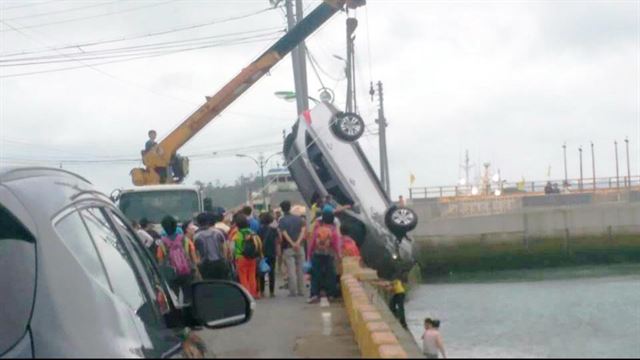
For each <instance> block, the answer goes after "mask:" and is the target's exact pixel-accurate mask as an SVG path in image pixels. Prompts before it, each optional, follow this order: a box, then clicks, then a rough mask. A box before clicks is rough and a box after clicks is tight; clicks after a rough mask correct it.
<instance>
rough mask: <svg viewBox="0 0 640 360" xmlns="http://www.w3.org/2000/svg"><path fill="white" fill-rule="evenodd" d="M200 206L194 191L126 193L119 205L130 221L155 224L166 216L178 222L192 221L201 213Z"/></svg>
mask: <svg viewBox="0 0 640 360" xmlns="http://www.w3.org/2000/svg"><path fill="white" fill-rule="evenodd" d="M198 205H199V204H198V194H197V192H195V191H192V190H182V191H177V190H171V191H162V190H159V191H140V192H130V193H124V194H122V196H121V197H120V204H119V206H120V210H122V212H123V213H124V214H125V216H126V217H127V218H128V219H129V220H135V221H139V220H140V219H142V218H147V219H148V220H149V221H150V222H153V223H159V222H160V221H161V220H162V218H163V217H165V216H166V215H171V216H173V217H174V218H176V219H177V220H178V221H185V220H190V219H192V218H193V217H194V216H196V215H197V214H198V212H199V211H200V207H199V206H198Z"/></svg>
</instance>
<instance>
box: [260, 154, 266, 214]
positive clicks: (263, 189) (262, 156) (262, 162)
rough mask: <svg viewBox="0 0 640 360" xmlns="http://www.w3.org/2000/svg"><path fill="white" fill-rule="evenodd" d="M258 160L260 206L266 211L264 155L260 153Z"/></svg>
mask: <svg viewBox="0 0 640 360" xmlns="http://www.w3.org/2000/svg"><path fill="white" fill-rule="evenodd" d="M258 162H259V164H260V186H262V206H263V210H264V211H267V192H266V191H265V188H264V155H263V154H262V153H260V156H259V157H258Z"/></svg>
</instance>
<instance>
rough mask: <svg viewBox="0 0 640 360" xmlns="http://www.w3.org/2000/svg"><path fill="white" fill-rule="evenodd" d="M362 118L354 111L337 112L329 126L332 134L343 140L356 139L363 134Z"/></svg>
mask: <svg viewBox="0 0 640 360" xmlns="http://www.w3.org/2000/svg"><path fill="white" fill-rule="evenodd" d="M364 126H365V125H364V120H362V118H361V117H360V115H358V114H355V113H349V112H346V113H343V112H341V113H338V114H336V115H335V118H334V121H333V124H332V126H331V128H332V129H333V132H334V134H336V136H337V137H338V138H340V139H342V140H344V141H356V140H358V139H359V138H360V136H362V134H364Z"/></svg>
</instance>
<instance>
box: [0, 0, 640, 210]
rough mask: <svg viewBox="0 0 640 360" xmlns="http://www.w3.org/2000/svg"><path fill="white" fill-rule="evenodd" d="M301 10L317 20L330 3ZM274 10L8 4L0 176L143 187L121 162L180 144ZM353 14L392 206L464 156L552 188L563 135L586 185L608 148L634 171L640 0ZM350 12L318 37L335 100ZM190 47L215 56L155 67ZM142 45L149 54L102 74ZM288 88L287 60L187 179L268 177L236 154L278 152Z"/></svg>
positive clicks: (372, 5) (363, 91) (192, 1)
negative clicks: (153, 133)
mask: <svg viewBox="0 0 640 360" xmlns="http://www.w3.org/2000/svg"><path fill="white" fill-rule="evenodd" d="M304 3H305V7H306V8H307V9H309V10H310V9H312V8H313V7H315V6H316V5H317V4H318V3H319V1H304ZM268 7H269V2H268V0H235V1H231V0H217V1H216V0H210V1H204V0H180V1H164V0H163V1H160V0H158V1H79V0H74V1H47V0H39V1H37V2H36V1H34V2H26V1H23V0H21V1H8V0H0V19H1V20H2V22H1V23H0V61H1V62H0V166H6V165H14V164H35V163H41V164H47V165H54V166H57V164H59V162H60V161H63V164H62V165H63V167H64V168H65V169H69V170H72V171H75V172H77V173H79V174H81V175H84V176H86V177H87V178H88V179H90V180H91V181H92V182H93V183H94V184H96V185H97V186H98V187H99V188H100V189H101V190H102V191H105V192H110V191H111V190H112V189H113V188H116V187H127V186H130V178H129V170H130V169H131V168H133V167H135V166H139V165H140V163H135V162H123V161H122V160H126V159H131V158H137V157H139V154H140V150H141V149H142V148H143V145H144V142H145V141H146V137H147V130H149V129H156V130H157V131H158V133H159V135H160V137H163V136H164V135H167V134H168V133H169V132H170V131H171V130H172V129H173V128H174V127H175V126H177V125H178V124H179V123H180V122H181V121H182V120H184V119H185V118H186V117H187V116H188V115H190V114H191V113H192V112H193V111H194V110H195V109H196V108H197V107H198V106H199V105H201V104H202V103H203V102H204V96H205V95H207V96H208V95H212V94H214V93H215V92H216V91H217V90H218V89H219V88H220V87H221V86H223V85H224V84H225V82H226V81H228V80H229V79H231V78H232V77H233V76H235V75H236V74H237V73H238V72H239V71H240V70H241V69H242V68H243V67H244V66H246V65H247V64H248V63H249V62H250V61H252V60H253V59H255V58H256V57H257V56H258V55H259V54H260V53H261V52H262V51H264V50H265V49H266V48H268V47H269V46H270V44H271V43H272V42H273V40H272V39H274V38H276V37H277V36H279V34H278V33H277V32H278V31H279V30H281V29H284V28H285V24H286V21H285V18H284V15H283V12H282V10H281V9H275V10H268V11H264V12H259V11H260V10H262V9H266V8H268ZM257 12H259V13H257ZM252 13H253V14H255V13H257V14H255V15H251V16H249V14H252ZM356 16H357V18H358V20H359V24H360V25H359V27H358V29H357V30H356V34H357V39H356V51H357V55H356V56H357V63H358V66H357V68H358V69H357V86H358V91H359V98H358V103H359V107H360V112H361V114H362V116H363V117H364V119H365V122H366V123H368V124H371V126H370V127H369V132H368V133H367V134H366V136H365V137H364V138H363V139H362V140H360V144H361V145H362V147H363V148H364V150H365V152H366V154H367V155H368V157H369V159H370V161H371V163H372V165H373V166H374V168H375V169H378V168H379V167H378V151H379V150H378V139H377V136H376V135H375V132H376V131H377V129H376V125H375V123H374V120H375V113H376V103H374V102H371V100H370V98H369V95H368V90H369V82H370V81H374V82H375V81H378V80H381V81H383V82H384V86H385V100H386V102H385V110H386V115H387V119H388V122H389V127H388V132H387V136H388V150H389V158H390V170H391V187H392V195H393V197H394V198H395V197H397V196H398V195H399V194H405V195H406V194H407V193H408V190H407V189H408V186H409V174H411V173H413V174H415V176H416V182H415V186H434V185H446V184H454V183H456V182H457V181H458V180H459V179H460V177H461V176H463V173H462V172H461V170H460V164H461V162H462V159H463V156H464V151H465V149H468V150H469V152H470V157H471V161H472V163H475V164H476V168H475V169H474V170H473V172H472V175H476V173H477V170H479V167H481V164H482V163H484V162H490V163H491V164H492V168H493V169H494V170H497V169H500V171H501V173H502V176H503V178H504V179H506V180H509V181H517V180H519V179H520V178H521V177H524V178H525V179H526V180H534V179H535V180H545V179H546V178H547V172H548V169H549V166H550V167H551V177H552V178H554V179H561V178H563V177H564V171H563V161H562V144H563V143H565V142H566V144H567V148H568V162H569V166H568V167H569V176H570V177H578V174H579V172H578V150H577V148H578V146H580V145H582V146H584V148H585V156H584V161H585V175H586V176H591V170H590V162H591V156H590V149H589V143H590V142H591V141H593V142H594V144H595V154H596V167H597V169H596V173H597V175H598V176H615V160H614V159H615V158H614V145H613V142H614V140H617V141H618V142H619V143H620V144H619V153H620V164H621V173H626V164H625V161H626V158H625V153H624V138H625V137H628V138H629V141H630V145H631V168H632V172H633V173H634V174H638V173H639V171H638V169H639V165H640V147H639V146H638V144H639V143H640V115H639V114H640V35H639V34H640V25H639V23H640V20H639V18H640V3H639V2H638V1H617V2H616V1H602V2H599V1H495V2H490V1H427V0H414V1H402V0H393V1H390V0H388V1H383V0H369V1H368V5H367V6H366V8H364V9H360V10H358V11H357V14H356ZM345 18H346V15H345V14H344V13H341V14H338V15H336V16H335V17H334V18H333V19H331V20H330V21H329V22H328V23H327V24H325V25H324V26H323V27H322V28H321V29H320V30H319V31H318V32H317V33H315V34H314V35H312V36H311V38H310V39H309V41H308V42H307V44H308V48H309V49H310V51H311V54H312V55H313V57H315V58H316V59H317V61H318V62H319V64H320V66H321V68H322V69H320V71H319V74H320V79H321V80H322V83H323V84H324V85H325V86H327V87H330V88H332V89H334V91H335V93H336V94H337V99H336V104H337V105H338V106H339V107H343V106H344V102H345V86H346V81H345V80H344V72H343V66H344V65H343V63H342V62H341V61H340V60H338V59H336V58H335V57H333V55H334V54H338V55H341V56H344V52H345V44H344V38H345V36H344V22H345ZM234 19H235V20H234ZM220 20H224V21H222V22H220ZM215 22H217V23H215ZM205 24H209V25H205ZM187 27H191V29H185V28H187ZM179 29H184V30H181V31H177V30H179ZM161 32H164V33H165V34H164V35H155V34H157V33H161ZM216 36H217V37H216ZM198 39H199V40H198ZM110 40H120V41H110ZM107 41H109V42H107ZM96 43H98V44H96ZM213 43H215V44H216V46H215V47H210V45H211V44H213ZM79 44H81V45H82V44H84V45H82V46H77V45H79ZM92 44H93V45H92ZM151 44H157V46H156V45H153V47H150V48H144V47H142V46H148V45H151ZM176 44H178V45H176ZM179 44H182V45H179ZM185 44H199V45H198V46H200V47H204V46H208V47H207V48H203V49H192V50H190V51H183V52H178V53H172V54H165V55H162V56H153V57H150V56H149V55H160V53H161V52H163V51H168V49H169V46H185ZM65 46H66V48H64V49H61V47H65ZM189 46H191V47H197V46H196V45H189ZM124 48H126V49H124ZM47 49H49V50H47ZM50 49H55V50H50ZM116 49H117V50H116ZM174 49H176V48H174ZM94 51H101V52H96V53H93V52H94ZM132 51H144V52H138V53H136V54H142V55H140V56H137V57H139V58H138V59H135V60H129V61H121V62H115V63H109V64H104V62H111V61H114V60H124V59H130V58H131V54H132ZM83 52H84V53H85V54H84V55H78V54H82V53H83ZM159 52H160V53H159ZM21 53H22V54H21ZM86 53H89V54H86ZM61 54H64V55H61ZM93 54H95V56H94V55H93ZM116 55H127V56H129V57H126V56H125V57H120V58H116V57H114V56H116ZM78 56H84V58H83V60H78ZM8 60H14V61H15V62H8ZM54 61H56V62H54ZM26 63H31V65H25V64H26ZM33 63H35V64H33ZM9 64H11V65H16V64H20V65H19V66H7V65H9ZM69 67H74V68H75V69H69V70H66V71H56V72H45V71H50V70H55V69H60V68H69ZM28 73H32V74H28ZM308 78H309V82H310V84H309V94H310V95H311V96H317V93H318V92H317V90H318V89H319V88H320V87H321V82H320V81H319V80H318V78H317V77H316V75H315V73H314V72H313V71H312V69H311V67H310V66H309V67H308ZM293 88H294V86H293V76H292V66H291V59H290V57H287V58H285V59H284V60H283V61H281V63H280V64H279V65H278V66H277V67H276V68H275V69H274V70H273V71H272V72H271V74H270V76H266V77H265V78H263V79H262V80H261V81H260V82H259V83H258V84H257V85H255V86H254V87H253V88H252V89H251V90H249V91H248V92H247V93H246V94H245V95H244V96H243V97H242V98H241V99H240V100H238V101H236V102H235V103H234V104H233V105H232V106H231V107H230V108H229V109H228V110H227V111H226V112H225V113H224V114H223V115H222V116H220V117H219V118H217V119H216V120H214V121H213V122H211V123H210V124H209V125H208V126H207V127H206V128H205V129H204V130H203V131H201V132H200V133H199V134H198V135H197V136H196V137H195V138H194V139H192V141H191V142H189V143H188V144H187V145H186V146H184V147H183V148H182V149H181V150H180V153H181V154H185V155H186V154H199V155H202V156H200V157H194V158H193V160H192V163H191V174H190V176H189V178H188V179H187V183H193V182H194V181H196V180H201V181H205V182H207V181H212V182H216V181H220V182H222V183H232V182H233V180H234V179H236V178H237V177H238V176H239V175H240V174H248V173H250V172H255V171H256V170H257V167H256V165H255V163H253V162H252V161H251V160H249V159H242V158H236V157H234V156H233V154H235V153H239V152H242V153H245V154H249V155H252V156H256V157H257V156H258V154H259V152H260V151H262V152H264V154H265V155H267V156H268V155H271V154H273V153H275V152H277V151H279V150H280V149H281V141H282V131H283V130H285V129H286V130H287V131H288V130H289V129H290V127H291V126H292V125H293V122H294V120H295V118H296V108H295V103H292V102H286V101H283V100H280V99H278V98H277V97H276V96H274V92H276V91H282V90H293ZM254 145H261V146H260V147H254ZM213 152H218V154H217V156H214V155H212V154H213ZM207 157H208V158H207ZM274 159H276V160H274V161H273V162H272V163H271V164H272V165H276V163H277V162H278V161H279V160H277V157H275V158H274ZM70 160H71V162H70ZM78 160H82V161H85V160H89V161H96V160H98V161H105V162H103V163H73V162H72V161H78ZM113 160H117V161H120V162H113ZM587 164H588V165H587Z"/></svg>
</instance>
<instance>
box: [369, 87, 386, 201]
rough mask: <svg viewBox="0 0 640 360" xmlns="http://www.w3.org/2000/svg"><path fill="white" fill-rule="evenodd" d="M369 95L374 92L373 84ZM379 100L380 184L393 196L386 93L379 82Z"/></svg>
mask: <svg viewBox="0 0 640 360" xmlns="http://www.w3.org/2000/svg"><path fill="white" fill-rule="evenodd" d="M371 86H372V88H371V91H370V92H369V93H371V92H372V91H373V84H371ZM378 99H379V100H380V104H379V107H378V118H377V119H376V123H377V124H378V138H379V140H380V182H381V183H382V188H383V189H384V190H385V191H386V192H387V195H389V196H391V182H390V179H389V157H388V156H387V130H386V129H387V125H388V124H387V119H386V118H385V116H384V91H383V90H382V82H381V81H378Z"/></svg>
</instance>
